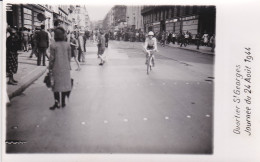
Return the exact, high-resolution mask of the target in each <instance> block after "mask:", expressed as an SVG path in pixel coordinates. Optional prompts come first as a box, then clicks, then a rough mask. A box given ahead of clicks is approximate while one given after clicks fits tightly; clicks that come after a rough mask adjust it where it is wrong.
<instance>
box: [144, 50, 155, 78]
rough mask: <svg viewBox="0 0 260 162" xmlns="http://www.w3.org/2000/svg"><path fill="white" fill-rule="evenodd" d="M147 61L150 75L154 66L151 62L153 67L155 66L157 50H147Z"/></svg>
mask: <svg viewBox="0 0 260 162" xmlns="http://www.w3.org/2000/svg"><path fill="white" fill-rule="evenodd" d="M147 52H148V53H147V55H148V56H147V60H146V63H147V64H146V65H147V75H149V72H150V71H151V70H152V64H151V62H152V63H153V66H154V56H153V54H154V52H155V50H147Z"/></svg>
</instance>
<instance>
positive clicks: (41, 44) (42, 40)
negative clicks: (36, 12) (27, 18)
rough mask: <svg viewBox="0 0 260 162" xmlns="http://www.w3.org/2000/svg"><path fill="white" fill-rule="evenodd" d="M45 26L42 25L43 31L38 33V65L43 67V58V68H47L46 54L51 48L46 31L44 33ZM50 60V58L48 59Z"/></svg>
mask: <svg viewBox="0 0 260 162" xmlns="http://www.w3.org/2000/svg"><path fill="white" fill-rule="evenodd" d="M44 28H45V25H41V31H39V32H38V33H37V48H38V52H39V55H38V58H37V65H38V66H40V65H41V58H42V57H43V59H42V60H43V62H42V64H43V66H46V64H45V56H46V57H47V58H48V55H47V53H46V50H47V48H48V47H49V36H48V33H47V32H46V31H44ZM48 59H49V58H48Z"/></svg>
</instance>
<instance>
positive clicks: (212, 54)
mask: <svg viewBox="0 0 260 162" xmlns="http://www.w3.org/2000/svg"><path fill="white" fill-rule="evenodd" d="M165 46H168V47H172V48H179V49H183V50H188V51H193V52H198V53H201V54H205V55H211V56H215V53H209V52H204V51H198V50H196V49H189V48H183V47H173V46H170V45H165Z"/></svg>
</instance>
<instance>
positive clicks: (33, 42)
mask: <svg viewBox="0 0 260 162" xmlns="http://www.w3.org/2000/svg"><path fill="white" fill-rule="evenodd" d="M37 32H38V30H37V28H36V29H35V30H34V31H33V33H32V35H31V45H32V52H31V54H30V56H29V57H30V58H32V56H33V54H34V55H35V57H38V50H37V36H36V35H37Z"/></svg>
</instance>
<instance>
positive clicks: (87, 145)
mask: <svg viewBox="0 0 260 162" xmlns="http://www.w3.org/2000/svg"><path fill="white" fill-rule="evenodd" d="M41 3H42V4H36V3H35V4H32V3H8V4H7V5H5V6H4V7H5V9H6V10H5V12H6V14H5V16H6V18H5V19H6V22H4V23H6V26H5V27H6V28H5V29H3V31H4V32H5V33H6V37H5V39H4V40H5V45H6V47H5V48H6V50H5V54H6V60H5V63H6V64H5V67H6V69H5V72H6V73H5V74H4V75H5V78H6V91H5V92H6V94H5V96H6V99H7V101H6V107H5V112H6V114H5V115H6V119H5V120H6V127H5V139H6V140H5V150H4V152H5V153H6V154H38V153H40V154H60V153H62V154H64V153H66V154H70V153H71V154H72V153H84V154H192V155H194V154H195V155H212V154H214V145H213V141H214V126H213V121H214V113H213V112H214V104H213V103H214V81H215V75H214V62H215V61H214V58H215V47H216V46H217V45H216V44H215V42H216V38H217V37H216V35H218V33H217V32H216V12H217V7H216V6H214V5H175V4H174V3H172V4H171V5H149V4H146V5H122V4H120V5H88V4H79V5H75V4H56V5H52V4H44V1H41ZM3 91H4V90H3Z"/></svg>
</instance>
